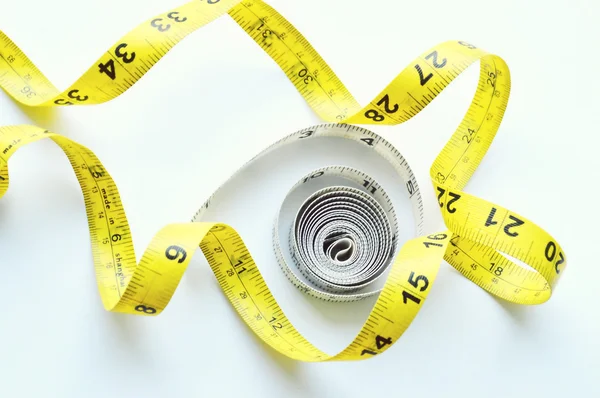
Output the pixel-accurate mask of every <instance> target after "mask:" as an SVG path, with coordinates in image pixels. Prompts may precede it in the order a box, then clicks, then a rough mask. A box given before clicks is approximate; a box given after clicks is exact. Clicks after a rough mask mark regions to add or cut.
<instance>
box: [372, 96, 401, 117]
mask: <svg viewBox="0 0 600 398" xmlns="http://www.w3.org/2000/svg"><path fill="white" fill-rule="evenodd" d="M377 105H379V106H381V105H383V108H384V109H385V111H386V112H387V113H396V112H398V109H400V107H399V106H398V104H394V106H392V107H391V108H390V97H389V95H387V94H386V95H384V96H383V97H382V98H381V99H380V100H379V101H378V102H377Z"/></svg>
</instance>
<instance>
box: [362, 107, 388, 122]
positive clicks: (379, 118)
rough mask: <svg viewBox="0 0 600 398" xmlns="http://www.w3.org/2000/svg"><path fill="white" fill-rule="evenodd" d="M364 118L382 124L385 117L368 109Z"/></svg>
mask: <svg viewBox="0 0 600 398" xmlns="http://www.w3.org/2000/svg"><path fill="white" fill-rule="evenodd" d="M365 117H366V118H367V119H373V121H375V122H383V120H384V119H385V117H384V116H383V115H382V114H380V113H379V112H377V111H376V110H375V109H369V110H368V111H366V112H365Z"/></svg>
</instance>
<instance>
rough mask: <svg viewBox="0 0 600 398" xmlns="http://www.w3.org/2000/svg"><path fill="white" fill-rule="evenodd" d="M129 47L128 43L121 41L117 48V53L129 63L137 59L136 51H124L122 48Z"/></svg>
mask: <svg viewBox="0 0 600 398" xmlns="http://www.w3.org/2000/svg"><path fill="white" fill-rule="evenodd" d="M125 48H127V43H121V44H119V45H118V46H117V48H115V55H116V56H117V57H119V58H121V59H122V60H123V62H124V63H126V64H129V63H131V62H133V60H134V59H135V52H133V51H132V52H131V54H129V53H128V52H127V51H125V52H123V51H122V50H123V49H125Z"/></svg>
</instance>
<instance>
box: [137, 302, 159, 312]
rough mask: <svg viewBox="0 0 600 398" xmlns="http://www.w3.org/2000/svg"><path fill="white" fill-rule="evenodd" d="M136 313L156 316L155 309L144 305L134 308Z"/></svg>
mask: <svg viewBox="0 0 600 398" xmlns="http://www.w3.org/2000/svg"><path fill="white" fill-rule="evenodd" d="M135 310H136V311H139V312H143V313H144V314H156V308H152V307H146V306H145V305H142V304H140V305H138V306H136V307H135Z"/></svg>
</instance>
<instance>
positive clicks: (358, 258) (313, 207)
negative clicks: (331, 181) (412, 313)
mask: <svg viewBox="0 0 600 398" xmlns="http://www.w3.org/2000/svg"><path fill="white" fill-rule="evenodd" d="M393 235H394V234H393V232H392V228H391V225H390V222H389V220H388V218H387V216H386V214H385V212H384V210H383V208H382V207H381V205H380V204H379V203H378V202H377V201H376V200H375V199H374V198H372V197H371V196H370V195H369V194H367V193H366V192H364V191H361V190H359V189H357V188H352V187H349V186H334V187H328V188H324V189H320V190H318V191H317V192H315V193H313V194H312V195H311V196H310V197H309V198H308V199H306V201H305V202H304V203H303V204H302V206H301V207H300V209H299V210H298V213H297V215H296V218H295V220H294V223H293V225H292V228H291V231H290V246H291V247H292V248H293V252H294V253H293V258H294V260H295V262H296V266H297V267H298V270H299V271H300V272H301V273H302V274H303V275H304V276H305V277H306V278H307V279H308V280H310V281H311V282H312V283H313V284H314V285H316V286H318V287H320V288H322V289H324V290H326V291H329V292H332V293H343V292H349V291H355V290H357V289H360V288H362V287H364V286H366V285H367V284H369V283H371V282H372V281H373V280H375V279H377V278H378V277H379V276H380V275H381V274H382V273H383V271H385V269H386V267H387V266H388V265H389V262H390V260H391V257H392V255H393V249H394V244H393V239H392V238H393Z"/></svg>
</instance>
